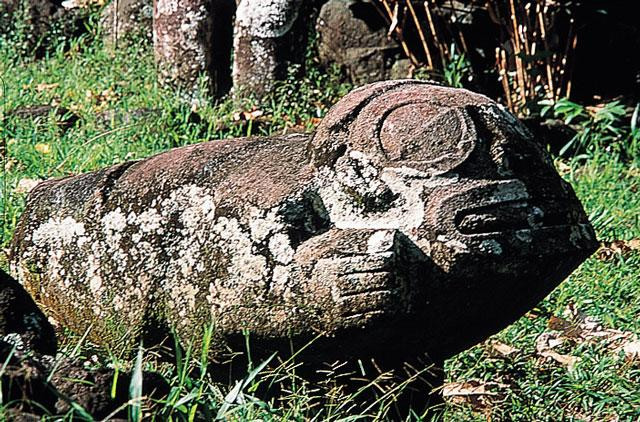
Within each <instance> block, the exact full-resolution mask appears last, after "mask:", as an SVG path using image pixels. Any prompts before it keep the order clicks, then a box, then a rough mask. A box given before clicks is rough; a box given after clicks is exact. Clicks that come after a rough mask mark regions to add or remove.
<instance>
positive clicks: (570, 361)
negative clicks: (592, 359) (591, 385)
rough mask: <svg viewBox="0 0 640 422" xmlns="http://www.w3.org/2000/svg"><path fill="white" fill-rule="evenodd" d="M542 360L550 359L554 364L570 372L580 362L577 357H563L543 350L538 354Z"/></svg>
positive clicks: (551, 351)
mask: <svg viewBox="0 0 640 422" xmlns="http://www.w3.org/2000/svg"><path fill="white" fill-rule="evenodd" d="M538 354H539V355H540V356H541V357H543V358H551V359H553V360H555V361H556V362H558V363H560V364H562V365H564V366H566V367H567V369H569V370H572V369H573V368H574V367H575V366H576V364H577V363H578V362H580V358H579V357H577V356H571V355H563V354H560V353H558V352H554V351H553V350H545V351H542V352H539V353H538Z"/></svg>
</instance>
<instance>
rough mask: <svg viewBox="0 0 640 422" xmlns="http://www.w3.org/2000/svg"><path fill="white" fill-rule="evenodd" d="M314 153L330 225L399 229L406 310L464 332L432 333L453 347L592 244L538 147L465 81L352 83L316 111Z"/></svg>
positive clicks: (505, 315) (492, 327) (514, 311)
mask: <svg viewBox="0 0 640 422" xmlns="http://www.w3.org/2000/svg"><path fill="white" fill-rule="evenodd" d="M310 158H311V159H312V160H313V162H314V163H315V165H317V166H318V167H319V169H320V172H324V173H325V174H326V180H327V181H330V182H326V183H323V185H326V186H328V187H326V188H322V189H320V195H321V196H322V197H323V201H324V203H325V204H326V206H327V211H328V213H329V215H330V217H331V221H332V222H333V223H334V224H335V225H336V227H337V228H343V229H374V230H375V229H380V230H382V229H391V230H393V229H396V230H398V231H400V232H401V234H402V235H403V237H404V236H406V239H405V242H403V243H404V244H405V246H404V247H405V248H406V250H405V251H404V252H402V253H401V255H404V256H413V258H412V260H411V263H409V264H407V265H408V267H407V270H406V271H407V274H408V275H407V276H406V279H405V280H404V284H405V286H404V289H405V290H407V291H408V292H413V293H414V294H413V295H411V294H410V295H411V296H412V298H411V301H412V302H414V303H413V304H410V305H409V307H411V308H412V309H413V312H414V315H415V314H421V313H423V314H425V315H423V317H425V318H428V321H429V324H430V325H436V326H437V325H438V323H437V321H442V324H441V326H442V329H443V330H461V335H460V336H451V335H449V336H446V335H443V336H438V335H434V333H433V331H432V330H430V334H429V335H431V336H434V338H437V339H438V341H440V340H441V339H442V338H451V342H452V343H451V345H449V346H450V348H451V349H452V350H455V351H457V350H460V349H461V348H463V347H466V346H468V345H469V344H471V343H472V342H473V341H474V340H478V339H480V338H482V337H483V336H484V335H486V334H487V333H490V332H494V331H497V330H498V329H500V328H502V327H503V326H504V325H506V323H508V322H510V321H511V320H513V319H515V318H517V317H518V316H520V315H521V314H522V313H524V312H526V310H528V309H530V308H531V307H532V306H534V305H535V304H536V303H537V302H538V301H539V300H541V299H542V298H543V297H544V296H545V295H547V294H548V293H549V292H550V291H551V289H553V288H554V287H555V286H556V285H557V284H558V283H560V282H561V281H562V280H563V279H564V278H565V277H566V276H567V275H568V274H569V273H570V272H571V271H573V269H575V268H576V267H577V266H578V265H579V264H580V263H581V262H582V261H583V260H584V259H586V258H587V257H588V256H589V255H590V254H591V253H592V252H593V251H594V250H595V248H596V247H597V242H596V238H595V234H594V231H593V228H592V227H591V225H590V224H589V222H588V219H587V216H586V215H585V212H584V211H583V209H582V206H581V204H580V202H579V201H578V199H577V198H576V196H575V194H574V192H573V190H572V189H571V187H570V186H569V184H568V183H566V182H565V181H563V180H562V179H561V177H560V176H559V175H558V174H557V172H556V170H555V168H554V166H553V163H552V162H551V160H550V159H549V157H548V155H547V154H546V152H545V151H544V150H543V149H542V148H541V145H540V144H539V143H536V141H535V140H534V139H533V138H532V135H531V134H530V132H529V131H528V130H527V129H526V128H525V127H524V126H523V125H522V124H521V123H520V122H519V121H518V120H517V119H516V118H514V117H513V116H512V115H511V114H509V113H508V112H507V111H505V110H504V109H503V108H502V107H501V106H499V105H498V104H497V103H495V102H493V101H491V100H490V99H488V98H486V97H484V96H481V95H478V94H474V93H471V92H469V91H466V90H454V89H451V88H443V87H438V86H433V85H430V84H426V83H421V82H417V81H409V80H405V81H388V82H382V83H377V84H373V85H368V86H365V87H363V88H361V89H359V90H355V91H353V92H352V93H351V94H349V95H347V96H346V97H345V98H344V99H343V100H342V101H340V102H339V103H338V104H337V105H336V106H335V107H334V108H333V109H332V110H331V111H330V112H329V114H328V115H327V117H326V118H325V119H324V120H323V122H322V124H321V125H320V127H319V128H318V131H317V132H316V134H315V136H314V138H313V140H312V142H311V148H310ZM354 199H355V200H354ZM354 203H356V204H358V206H353V204H354ZM407 245H408V246H407ZM462 309H464V311H463V312H462V311H461V310H462ZM434 321H435V324H434ZM505 321H506V323H505ZM473 332H475V334H473ZM444 348H445V349H446V348H447V346H445V347H444Z"/></svg>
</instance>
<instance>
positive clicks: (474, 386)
mask: <svg viewBox="0 0 640 422" xmlns="http://www.w3.org/2000/svg"><path fill="white" fill-rule="evenodd" d="M506 387H508V386H507V385H506V384H500V383H497V382H483V381H476V380H470V381H463V382H449V383H446V384H445V385H444V386H443V387H442V397H443V398H444V399H445V400H447V401H448V402H450V403H453V404H467V405H470V406H471V407H472V408H473V410H475V411H485V412H486V411H487V410H490V408H491V407H493V404H494V403H496V402H498V401H500V400H503V399H504V393H503V392H502V391H501V390H504V389H505V388H506ZM487 416H490V415H487Z"/></svg>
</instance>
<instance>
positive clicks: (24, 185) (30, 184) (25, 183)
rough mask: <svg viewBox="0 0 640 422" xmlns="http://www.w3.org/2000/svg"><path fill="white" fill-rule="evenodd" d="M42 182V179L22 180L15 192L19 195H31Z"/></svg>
mask: <svg viewBox="0 0 640 422" xmlns="http://www.w3.org/2000/svg"><path fill="white" fill-rule="evenodd" d="M40 182H42V180H40V179H28V178H24V179H20V180H19V181H18V184H17V185H16V188H15V189H14V190H13V191H14V192H15V193H17V194H23V193H29V192H31V191H32V190H33V188H35V187H36V186H37V185H38V184H39V183H40Z"/></svg>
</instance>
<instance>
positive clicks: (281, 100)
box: [0, 33, 640, 421]
mask: <svg viewBox="0 0 640 422" xmlns="http://www.w3.org/2000/svg"><path fill="white" fill-rule="evenodd" d="M97 35H98V34H96V33H94V34H92V35H89V36H86V37H84V38H80V39H76V40H72V41H70V42H69V43H67V44H66V46H65V48H58V49H54V50H53V51H51V52H50V54H49V55H48V56H47V57H46V58H45V59H43V60H38V61H30V60H28V59H25V58H23V57H21V56H20V55H18V54H17V53H16V49H15V48H13V47H12V45H11V44H8V43H7V42H6V40H4V41H2V40H0V47H1V48H0V77H1V78H2V81H3V89H2V97H1V100H0V113H1V117H2V120H1V121H2V126H0V139H1V140H2V142H3V143H5V144H6V157H4V163H3V164H4V170H3V179H2V185H3V186H4V188H2V190H1V194H2V200H1V201H0V215H1V216H2V221H1V222H2V226H1V227H0V245H2V246H3V247H6V246H7V245H8V242H9V241H10V239H11V236H12V232H13V228H14V227H15V224H16V220H17V218H18V217H19V215H20V212H21V210H22V209H23V206H24V199H25V196H26V193H25V192H24V191H25V188H24V187H25V186H26V185H27V184H28V183H27V182H26V181H28V180H41V179H47V178H51V177H59V176H65V175H69V174H79V173H83V172H87V171H90V170H94V169H97V168H101V167H104V166H108V165H111V164H114V163H119V162H122V161H125V160H130V159H137V158H142V157H146V156H149V155H152V154H155V153H158V152H160V151H165V150H167V149H169V148H173V147H177V146H182V145H187V144H193V143H197V142H203V141H206V140H212V139H222V138H228V137H237V136H247V135H273V134H278V133H284V132H286V131H292V130H294V131H301V130H310V129H312V128H313V126H314V125H315V124H317V123H318V121H319V118H321V117H322V116H323V115H324V113H325V112H326V111H327V109H328V107H329V106H330V105H331V104H333V103H334V102H335V101H337V100H338V99H339V98H340V97H341V96H342V95H344V94H345V93H346V92H348V90H349V89H350V86H348V85H345V84H341V83H339V82H338V78H337V74H336V73H335V72H330V73H329V74H326V73H323V72H321V71H320V70H319V69H318V68H317V67H316V66H314V65H313V57H312V56H309V57H308V58H307V61H308V65H309V66H308V69H307V76H306V77H304V78H300V77H298V76H297V74H296V73H295V72H292V73H291V76H290V77H289V78H288V80H287V81H285V82H284V83H282V84H281V85H279V86H278V88H277V89H276V90H275V92H274V94H273V95H272V96H271V97H269V98H268V99H267V100H265V101H264V102H262V103H254V102H251V101H246V102H243V103H234V102H233V101H231V100H229V99H221V100H218V101H211V100H210V99H207V98H200V99H196V101H194V102H193V103H190V104H186V103H184V102H183V101H182V100H181V95H180V93H179V92H174V91H172V90H170V89H167V88H163V87H160V86H158V85H157V84H156V81H155V73H154V66H153V57H152V53H151V51H150V48H149V47H148V46H144V45H138V46H136V45H133V46H130V47H127V48H126V49H122V50H120V51H117V52H110V51H108V50H106V49H104V48H103V47H102V45H101V44H100V42H98V41H96V37H97ZM34 105H56V106H57V107H59V110H62V109H65V110H66V111H65V112H64V113H62V115H61V114H60V112H56V111H55V110H53V111H50V112H48V113H46V114H44V115H42V116H39V117H36V118H24V117H20V116H18V115H16V114H15V113H13V114H12V113H11V111H12V110H16V109H19V108H24V107H31V106H34ZM556 111H557V110H556ZM557 112H558V113H561V112H562V110H560V111H557ZM582 112H584V110H582ZM614 114H615V113H614ZM581 116H582V120H580V118H578V120H577V121H579V122H583V129H584V128H592V130H591V132H590V133H589V134H587V135H584V136H583V137H581V138H580V139H579V142H580V145H581V146H582V147H583V151H582V152H583V154H582V155H581V156H579V157H574V158H573V159H572V158H563V159H558V160H557V161H556V163H557V165H558V169H559V170H560V171H561V173H562V174H563V175H564V177H565V178H566V179H567V180H569V181H570V182H571V183H572V185H573V186H574V188H575V190H576V192H577V194H578V196H579V197H580V199H581V200H582V201H583V204H584V206H585V208H586V209H587V212H588V214H589V215H590V216H591V219H592V221H593V222H594V225H595V227H596V230H597V232H598V235H599V237H600V239H602V240H604V241H607V242H614V241H631V240H633V239H638V238H640V195H638V193H637V191H638V188H639V187H640V186H639V184H640V177H639V176H640V167H639V163H640V157H639V155H638V154H639V153H638V150H637V141H634V139H636V138H635V137H633V136H631V135H628V134H629V133H630V128H628V127H625V123H624V122H623V121H622V120H621V119H618V118H616V116H613V117H614V118H613V119H612V121H611V122H609V126H606V127H605V128H604V129H603V128H602V127H600V126H598V124H596V123H594V122H592V121H591V120H589V119H588V116H586V115H584V114H583V115H581ZM73 118H77V121H76V122H75V123H71V121H72V120H73ZM612 127H613V128H614V129H615V131H614V132H612V131H611V130H610V129H611V128H612ZM634 129H635V128H634ZM580 133H581V134H584V131H581V132H580ZM625 134H627V135H628V137H627V135H625ZM598 136H601V138H597V137H598ZM629 139H630V140H631V141H629V143H625V142H627V140H629ZM633 142H636V144H633ZM611 145H613V146H611ZM634 145H635V146H634ZM585 151H586V152H588V154H584V152H585ZM600 258H601V259H599V258H598V257H597V256H594V257H592V258H590V259H589V260H588V261H587V262H586V263H585V264H584V265H583V266H582V267H581V268H580V269H579V270H577V271H576V272H575V273H574V274H572V275H571V276H570V277H569V278H568V280H566V281H565V282H564V283H563V284H562V285H561V286H560V287H559V288H558V289H556V290H555V291H554V292H553V293H552V294H551V295H550V296H549V297H548V298H546V299H545V300H544V301H543V302H541V303H540V304H539V305H538V307H537V308H536V309H534V310H533V311H532V312H530V313H529V314H527V316H525V317H523V318H521V319H520V320H518V321H517V322H516V323H514V324H513V325H512V326H510V327H508V328H507V329H505V330H504V331H502V332H501V333H499V334H497V335H496V336H494V337H493V338H492V339H490V340H489V341H487V342H485V343H483V344H480V345H477V346H475V347H473V348H471V349H470V350H467V351H465V352H464V353H461V354H460V355H458V356H456V357H455V358H453V359H450V360H449V361H448V362H447V363H446V373H447V379H448V382H449V386H452V385H456V384H453V383H460V384H459V385H461V386H462V387H463V388H462V390H460V391H458V393H459V394H452V395H450V398H449V400H448V402H447V403H448V404H447V407H446V409H445V410H444V415H442V416H443V418H444V419H445V420H486V419H487V418H491V420H494V421H495V420H522V421H529V420H550V421H552V420H553V421H555V420H576V421H588V420H593V421H596V420H597V421H600V420H611V421H613V420H640V389H638V388H637V385H639V384H640V363H639V362H638V360H632V359H628V358H627V357H625V353H624V352H623V351H621V350H616V349H615V347H613V346H615V344H611V343H610V342H606V341H595V340H584V339H583V338H576V337H571V336H569V335H568V333H566V332H563V330H562V329H561V330H553V329H551V328H554V326H553V325H554V324H553V323H552V322H553V321H556V320H557V319H558V318H562V320H565V319H568V318H567V317H564V316H563V312H564V311H565V310H566V309H567V307H571V308H572V309H578V310H580V311H581V312H584V313H585V314H587V315H589V316H590V317H592V318H597V319H598V320H599V321H600V322H601V331H602V332H604V330H614V329H615V330H619V331H620V332H623V333H631V334H639V333H640V295H639V294H638V291H639V289H640V253H639V252H638V250H633V248H630V247H629V248H627V249H625V248H622V249H620V248H618V249H617V250H613V251H612V253H611V254H610V255H607V256H604V257H603V256H601V257H600ZM6 266H7V264H6V260H3V259H0V267H2V268H3V269H6ZM554 318H556V319H554ZM550 326H551V328H550ZM556 328H557V327H556ZM565 331H566V330H565ZM543 333H551V334H553V335H557V336H564V337H567V338H568V340H567V341H565V342H564V343H563V344H562V345H561V346H558V348H557V349H554V350H555V351H556V352H557V353H558V354H559V355H560V356H561V357H564V358H562V359H560V361H559V360H558V359H553V358H543V357H542V356H541V355H540V353H539V351H538V350H536V342H537V340H538V338H539V336H540V335H541V334H543ZM209 336H210V334H209ZM203 338H205V339H206V338H207V332H206V331H205V333H204V334H203ZM73 341H74V337H73V336H70V337H68V338H67V339H65V342H66V344H67V345H68V346H67V347H66V348H63V351H64V350H66V351H67V352H66V353H68V352H69V351H70V350H74V349H75V350H77V348H75V345H74V344H73ZM493 342H499V344H503V345H506V346H508V348H509V349H506V350H508V351H509V353H502V352H496V346H495V343H493ZM201 343H204V344H205V346H204V347H206V345H207V342H206V341H204V342H201ZM176 350H177V352H176V363H175V364H167V363H159V361H157V360H156V359H154V358H153V353H152V351H145V353H144V355H145V358H144V359H140V360H136V362H137V363H134V364H133V366H132V364H131V363H127V362H121V361H120V360H119V359H118V357H117V356H112V357H111V358H104V357H100V358H99V359H98V363H95V362H94V364H96V365H98V366H104V365H111V366H114V365H116V366H118V367H120V366H121V367H122V370H133V371H134V372H136V371H139V370H140V369H141V368H143V367H144V369H153V370H157V371H159V372H160V373H161V374H162V375H163V376H164V377H165V378H166V379H167V380H168V381H169V384H170V392H169V394H168V395H167V397H165V398H163V399H162V400H160V401H159V402H158V403H156V405H155V407H154V412H155V413H154V414H153V415H154V416H155V418H156V419H157V420H194V419H195V420H197V419H199V418H202V417H207V418H213V417H215V416H216V415H218V414H220V415H222V414H221V413H220V412H222V413H225V415H226V416H225V417H227V418H228V419H232V420H250V419H261V420H307V419H310V418H315V420H340V419H341V418H347V417H350V416H353V415H350V414H349V413H350V412H349V411H348V410H347V409H345V408H344V407H341V402H340V399H339V398H337V399H336V400H335V402H334V403H333V405H331V403H329V404H327V405H326V407H324V408H318V407H317V406H316V405H314V403H315V402H314V397H316V396H317V395H318V394H319V392H318V391H316V390H313V389H311V387H309V386H308V385H306V384H304V383H301V382H299V381H298V380H297V377H296V376H295V364H292V363H291V362H287V363H282V364H281V365H280V366H278V365H276V367H277V368H279V370H277V371H275V370H270V371H266V372H265V371H262V372H261V371H259V370H256V369H260V365H259V364H260V363H259V362H258V363H256V365H255V366H254V367H253V368H252V369H253V370H248V371H247V377H246V378H245V380H243V381H241V383H240V384H237V385H239V386H240V387H236V388H235V389H234V385H233V384H232V385H221V384H217V383H215V382H213V380H212V379H211V377H210V374H209V373H208V372H207V371H206V365H205V363H206V356H207V353H206V350H199V351H194V350H191V349H189V348H187V349H186V350H182V349H180V348H179V347H177V349H176ZM94 352H95V351H94V350H93V349H92V348H90V347H87V346H85V345H83V347H82V348H81V351H80V352H79V353H80V354H81V355H83V356H84V358H85V359H87V360H88V361H91V359H90V356H91V354H93V353H94ZM503 352H504V349H503ZM103 355H104V353H102V355H101V356H103ZM568 357H569V358H570V357H577V358H579V360H577V361H574V362H573V363H572V364H571V365H567V364H566V360H567V359H569V358H568ZM563 359H564V361H563ZM563 362H564V363H563ZM134 379H137V380H138V381H137V383H139V377H134ZM274 379H278V380H286V382H289V383H290V387H291V388H290V390H291V391H290V393H289V394H288V395H287V396H286V397H285V398H284V399H283V400H281V401H278V402H267V401H264V400H262V399H260V398H259V397H256V394H257V392H259V391H260V387H261V386H264V385H265V384H268V383H270V382H272V381H273V380H274ZM462 383H466V384H462ZM469 386H475V387H482V388H483V389H484V390H483V391H487V392H488V393H483V394H476V393H470V392H469V388H467V387H469ZM139 387H140V386H139V385H138V384H135V385H133V384H132V386H131V391H132V397H133V398H136V397H138V396H139V395H140V389H139ZM465 388H466V390H465ZM475 391H478V390H475ZM225 397H227V398H228V399H229V398H236V399H238V398H241V400H236V402H237V401H239V402H241V403H242V404H237V403H236V404H233V405H230V404H225V400H224V399H225ZM132 404H133V405H132V406H131V407H130V413H129V415H130V417H131V418H132V420H136V419H138V417H139V415H140V413H139V411H140V408H138V407H137V406H136V402H135V401H134V403H132ZM314 406H315V407H314ZM145 411H146V412H148V410H145V409H142V412H143V413H144V412H145ZM372 412H373V413H374V414H375V413H376V412H384V404H382V403H380V405H379V406H378V407H377V408H374V409H372ZM378 414H379V415H380V414H381V413H378ZM67 417H68V418H69V419H70V418H72V416H71V414H69V415H67ZM77 417H78V415H77V413H76V418H77Z"/></svg>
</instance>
